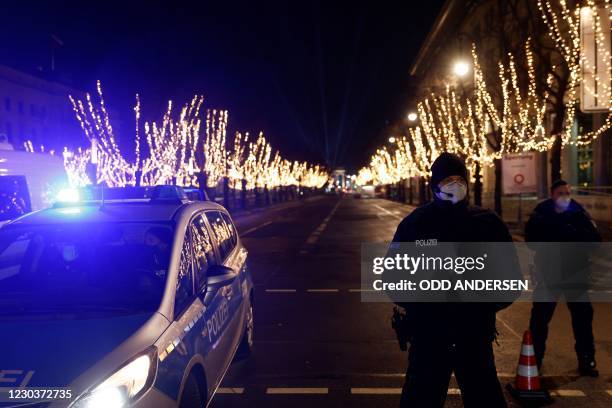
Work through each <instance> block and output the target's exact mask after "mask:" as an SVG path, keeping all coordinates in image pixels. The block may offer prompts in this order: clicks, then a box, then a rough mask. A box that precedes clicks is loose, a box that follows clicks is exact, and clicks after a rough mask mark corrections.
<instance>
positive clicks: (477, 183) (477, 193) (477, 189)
mask: <svg viewBox="0 0 612 408" xmlns="http://www.w3.org/2000/svg"><path fill="white" fill-rule="evenodd" d="M480 173H481V168H480V163H476V169H475V171H474V204H475V205H478V206H482V175H481V174H480Z"/></svg>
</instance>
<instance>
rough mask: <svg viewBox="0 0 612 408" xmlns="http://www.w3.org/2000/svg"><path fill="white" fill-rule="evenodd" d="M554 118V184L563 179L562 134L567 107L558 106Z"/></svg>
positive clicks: (551, 150)
mask: <svg viewBox="0 0 612 408" xmlns="http://www.w3.org/2000/svg"><path fill="white" fill-rule="evenodd" d="M557 105H558V106H557V107H556V109H555V115H554V117H553V128H552V134H553V135H555V141H554V143H553V145H552V147H551V149H550V181H551V183H554V182H555V181H556V180H559V179H560V178H561V148H562V140H561V132H563V119H564V117H565V105H563V104H560V105H559V104H557Z"/></svg>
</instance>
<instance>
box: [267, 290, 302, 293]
mask: <svg viewBox="0 0 612 408" xmlns="http://www.w3.org/2000/svg"><path fill="white" fill-rule="evenodd" d="M266 292H267V293H295V292H296V290H295V289H266Z"/></svg>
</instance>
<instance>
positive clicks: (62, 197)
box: [55, 188, 80, 203]
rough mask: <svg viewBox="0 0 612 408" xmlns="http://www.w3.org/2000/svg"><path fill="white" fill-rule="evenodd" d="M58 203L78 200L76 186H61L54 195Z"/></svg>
mask: <svg viewBox="0 0 612 408" xmlns="http://www.w3.org/2000/svg"><path fill="white" fill-rule="evenodd" d="M55 200H56V201H57V202H58V203H78V202H79V201H80V194H79V190H77V189H76V188H63V189H61V190H60V191H58V193H57V195H56V196H55Z"/></svg>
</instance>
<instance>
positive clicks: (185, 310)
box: [0, 186, 254, 408]
mask: <svg viewBox="0 0 612 408" xmlns="http://www.w3.org/2000/svg"><path fill="white" fill-rule="evenodd" d="M122 190H124V191H126V195H125V197H126V198H123V199H122V198H117V197H121V196H122V194H121V191H122ZM133 191H136V192H138V191H140V192H141V193H142V194H140V197H141V198H134V197H136V196H137V195H138V194H134V193H133ZM101 194H102V193H100V190H80V191H76V190H73V191H69V192H62V194H61V196H62V197H63V198H64V199H65V200H66V202H63V203H57V204H55V205H54V206H53V207H52V208H49V209H45V210H42V211H38V212H34V213H31V214H28V215H25V216H22V217H20V218H18V219H16V220H14V221H11V222H9V223H8V224H6V225H4V226H3V227H2V228H0V332H1V333H4V334H8V333H10V336H8V335H3V336H0V347H1V348H2V350H5V351H6V350H11V352H10V353H7V352H4V353H2V357H1V358H0V373H2V375H3V376H2V380H3V381H2V384H1V385H0V386H1V387H10V386H11V385H14V384H19V386H20V387H27V388H51V387H53V388H61V389H62V390H64V391H70V394H71V395H70V396H69V397H70V398H68V397H65V399H63V400H62V399H61V397H58V396H56V398H59V399H56V400H54V401H52V402H51V403H50V404H49V405H45V407H47V406H48V407H59V406H68V405H69V406H70V407H71V408H72V407H74V408H82V407H105V408H106V407H108V408H113V407H128V406H129V407H176V406H179V407H202V406H205V404H207V403H208V402H210V400H211V399H212V397H213V395H214V393H215V391H216V389H217V387H218V386H219V384H220V383H221V380H222V379H223V377H224V375H225V372H226V370H227V369H228V367H229V366H230V363H231V362H232V360H233V359H234V356H235V355H236V353H239V354H241V355H248V354H249V353H250V351H251V350H252V347H253V329H254V321H253V282H252V280H251V276H250V272H249V270H248V268H247V250H246V249H245V248H244V247H243V246H242V243H241V240H240V237H239V236H238V234H237V231H236V228H235V226H234V224H233V222H232V219H231V217H230V215H229V214H228V212H227V211H226V210H225V209H224V208H223V207H221V206H220V205H218V204H215V203H212V202H207V201H190V200H189V199H188V198H187V197H188V196H187V194H186V193H185V191H183V189H181V188H179V187H174V186H158V187H155V188H134V189H104V192H103V195H104V199H103V200H102V198H101ZM0 394H4V393H0ZM64 396H65V392H64ZM30 402H32V400H30ZM0 406H2V403H0ZM28 406H29V405H28ZM36 406H39V405H36Z"/></svg>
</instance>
